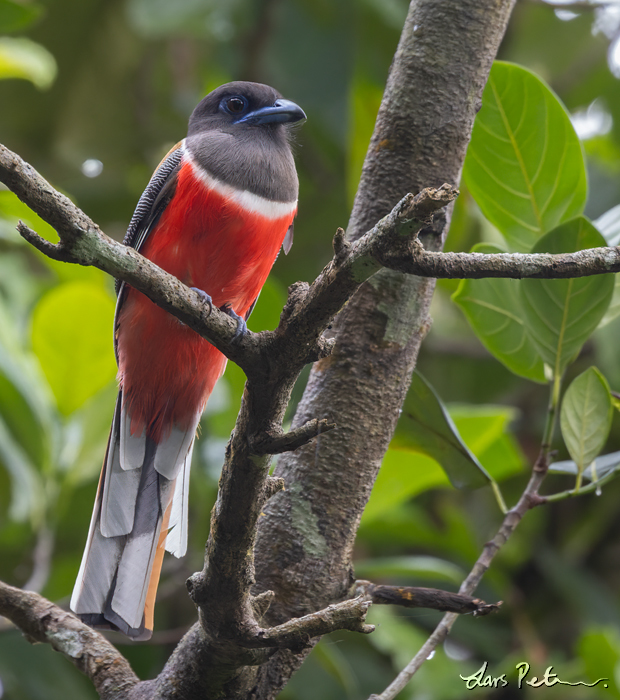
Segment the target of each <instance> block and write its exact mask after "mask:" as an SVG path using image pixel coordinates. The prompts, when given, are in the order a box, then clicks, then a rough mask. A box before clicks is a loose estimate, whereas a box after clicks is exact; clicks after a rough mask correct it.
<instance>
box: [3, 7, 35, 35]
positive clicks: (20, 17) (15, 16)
mask: <svg viewBox="0 0 620 700" xmlns="http://www.w3.org/2000/svg"><path fill="white" fill-rule="evenodd" d="M41 11H42V8H41V6H40V5H35V4H34V3H32V2H16V1H15V0H0V32H1V33H3V34H4V33H7V32H17V31H20V30H22V29H25V28H26V27H27V26H28V25H29V24H32V23H33V22H34V21H35V20H36V19H37V17H39V16H40V14H41Z"/></svg>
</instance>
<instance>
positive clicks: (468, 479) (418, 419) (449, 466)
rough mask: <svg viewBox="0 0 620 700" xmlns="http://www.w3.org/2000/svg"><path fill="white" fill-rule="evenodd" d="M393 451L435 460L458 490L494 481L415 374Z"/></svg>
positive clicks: (448, 416)
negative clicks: (402, 451)
mask: <svg viewBox="0 0 620 700" xmlns="http://www.w3.org/2000/svg"><path fill="white" fill-rule="evenodd" d="M390 447H393V448H396V449H401V450H402V449H407V450H414V451H416V452H422V453H423V454H426V455H428V456H429V457H432V458H433V459H434V460H436V461H437V462H438V463H439V464H440V465H441V466H442V468H443V469H444V471H445V472H446V474H447V476H448V478H449V479H450V482H451V483H452V485H453V486H455V487H456V488H458V489H460V488H466V487H467V488H478V487H479V486H484V484H486V483H488V482H489V481H491V477H490V476H489V474H488V472H487V471H486V469H485V468H484V467H483V466H482V465H481V464H480V462H479V461H478V459H477V458H476V456H475V455H474V454H473V452H472V451H471V450H470V449H469V448H468V447H467V445H465V443H464V442H463V440H462V439H461V436H460V435H459V432H458V430H457V428H456V426H455V425H454V422H453V420H452V418H450V415H449V414H448V411H447V410H446V408H445V406H444V405H443V404H442V402H441V400H440V399H439V397H438V396H437V394H436V393H435V391H434V390H433V388H432V387H431V386H430V384H428V383H427V382H426V380H425V379H424V378H423V377H422V376H421V375H420V374H418V373H417V372H414V373H413V377H412V380H411V386H410V388H409V391H408V392H407V397H406V398H405V403H404V404H403V410H402V413H401V416H400V418H399V420H398V424H397V426H396V432H395V433H394V438H393V439H392V443H391V445H390Z"/></svg>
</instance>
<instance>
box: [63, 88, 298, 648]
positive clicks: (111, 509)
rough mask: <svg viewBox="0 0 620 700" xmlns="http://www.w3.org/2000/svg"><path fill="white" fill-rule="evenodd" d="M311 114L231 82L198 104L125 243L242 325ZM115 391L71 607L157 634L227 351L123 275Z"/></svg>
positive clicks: (277, 236) (288, 209)
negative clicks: (295, 135) (165, 568)
mask: <svg viewBox="0 0 620 700" xmlns="http://www.w3.org/2000/svg"><path fill="white" fill-rule="evenodd" d="M305 119H306V115H305V113H304V111H303V110H302V109H301V107H299V106H298V105H297V104H295V103H294V102H291V101H290V100H286V99H284V98H283V97H282V96H281V95H280V93H279V92H277V91H276V90H275V89H274V88H272V87H269V86H267V85H263V84H260V83H250V82H242V81H237V82H232V83H227V84H226V85H222V86H220V87H218V88H217V89H215V90H213V91H212V92H210V93H209V94H208V95H207V96H206V97H204V98H203V99H202V100H201V102H200V103H199V104H198V105H197V107H196V108H195V109H194V111H193V113H192V114H191V116H190V119H189V126H188V131H187V136H186V138H185V139H183V140H182V141H180V142H179V143H177V144H176V146H174V147H173V148H172V149H171V150H170V151H169V152H168V154H167V155H166V156H165V157H164V159H163V160H162V161H161V163H160V164H159V166H158V167H157V169H156V170H155V172H154V174H153V176H152V177H151V179H150V181H149V183H148V185H147V187H146V189H145V191H144V193H143V194H142V196H141V197H140V199H139V201H138V204H137V206H136V209H135V212H134V214H133V216H132V218H131V221H130V223H129V227H128V229H127V234H126V236H125V239H124V243H125V244H126V245H128V246H131V247H132V248H135V249H136V250H138V251H139V252H140V253H141V254H142V255H144V256H145V257H146V258H148V259H149V260H151V261H153V262H154V263H155V264H157V265H158V266H159V267H161V268H162V269H164V270H165V271H166V272H169V273H170V274H172V275H174V276H175V277H177V278H178V279H179V280H180V281H181V282H183V283H184V284H186V285H187V286H188V287H191V288H194V289H196V290H198V291H199V293H200V294H201V296H202V298H203V300H204V302H205V303H208V304H209V305H213V306H217V307H219V308H220V309H221V310H223V311H225V312H226V313H227V314H229V315H230V316H231V317H232V318H233V319H235V320H236V322H237V332H236V334H235V338H234V339H233V342H235V341H237V342H238V339H239V338H241V337H242V336H243V334H244V333H246V332H247V326H246V321H247V319H248V317H249V315H250V313H251V312H252V309H253V308H254V305H255V303H256V300H257V298H258V295H259V293H260V290H261V288H262V286H263V285H264V283H265V280H266V279H267V276H268V274H269V272H270V270H271V267H272V266H273V263H274V262H275V259H276V257H277V255H278V253H279V250H280V248H283V249H284V252H285V253H288V252H289V250H290V247H291V245H292V242H293V219H294V218H295V216H296V213H297V198H298V190H299V183H298V177H297V172H296V168H295V162H294V159H293V153H292V148H291V142H292V133H291V132H292V129H291V125H293V124H295V123H296V122H301V121H302V120H305ZM114 349H115V354H116V360H117V364H118V375H117V379H118V383H119V393H118V398H117V401H116V406H115V409H114V415H113V419H112V427H111V430H110V436H109V439H108V444H107V449H106V454H105V457H104V462H103V467H102V470H101V476H100V478H99V485H98V488H97V495H96V499H95V505H94V509H93V515H92V518H91V523H90V528H89V532H88V538H87V542H86V547H85V550H84V554H83V557H82V563H81V566H80V569H79V573H78V576H77V579H76V583H75V587H74V590H73V594H72V597H71V603H70V607H71V610H72V611H73V612H74V613H76V614H77V615H78V616H79V617H80V618H81V619H82V621H83V622H85V623H87V624H89V625H91V626H93V627H97V628H107V629H116V630H119V631H120V632H122V633H124V634H125V635H127V636H128V637H130V638H131V639H133V640H135V641H141V640H146V639H149V638H150V637H151V635H152V631H153V610H154V602H155V595H156V591H157V585H158V582H159V577H160V572H161V566H162V560H163V556H164V550H167V551H169V552H171V553H172V554H173V555H175V556H177V557H181V556H183V555H184V554H185V553H186V550H187V510H188V488H189V472H190V465H191V459H192V450H193V446H194V439H195V436H196V430H197V427H198V423H199V420H200V417H201V415H202V412H203V410H204V408H205V405H206V402H207V399H208V398H209V396H210V394H211V392H212V391H213V387H214V386H215V383H216V382H217V380H218V379H219V378H220V377H221V375H222V374H223V372H224V368H225V366H226V357H225V356H224V355H223V354H222V353H221V352H219V351H218V350H217V349H216V348H215V347H213V345H211V344H210V343H209V342H208V341H206V340H205V339H204V338H202V337H201V336H199V335H198V334H197V333H195V332H194V331H193V330H191V329H190V328H188V327H187V326H186V325H184V324H183V323H182V322H180V321H179V320H177V319H176V318H175V317H174V316H172V315H171V314H169V313H167V312H166V311H164V310H163V309H161V308H160V307H158V306H157V305H155V304H154V303H153V302H152V301H150V300H149V299H148V298H147V297H146V296H145V295H143V294H141V293H140V292H138V291H137V290H135V289H133V288H132V287H131V286H130V285H129V284H127V283H125V282H120V283H119V282H118V281H117V304H116V312H115V317H114Z"/></svg>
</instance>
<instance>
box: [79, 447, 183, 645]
mask: <svg viewBox="0 0 620 700" xmlns="http://www.w3.org/2000/svg"><path fill="white" fill-rule="evenodd" d="M115 437H116V436H114V435H111V438H110V439H111V440H113V439H115ZM156 447H157V445H156V444H155V443H154V442H153V441H152V440H150V439H147V445H146V453H145V459H144V464H143V466H142V473H141V477H140V485H139V488H138V496H137V500H136V511H135V517H134V524H133V529H132V530H131V532H130V533H129V534H127V535H122V536H119V537H104V536H103V535H102V534H101V529H100V519H101V503H102V485H101V483H102V482H103V481H104V479H103V478H102V482H101V483H100V487H99V492H98V494H97V502H96V504H95V510H94V512H93V518H92V521H91V527H90V532H89V537H88V543H87V545H86V550H85V552H84V559H83V562H82V567H81V569H80V574H79V575H78V580H77V581H76V585H75V589H74V592H73V596H72V598H71V609H72V610H73V611H74V612H76V613H77V614H78V615H79V617H80V618H81V619H82V620H83V621H84V622H85V623H87V624H89V625H92V626H95V627H102V628H108V629H117V630H119V631H121V632H123V633H124V634H126V635H127V636H128V637H131V638H132V639H134V640H143V639H148V638H150V636H151V630H148V629H146V628H145V620H144V607H145V601H146V594H147V591H148V587H149V582H150V579H151V572H152V569H153V560H154V557H155V551H156V549H157V544H158V541H159V535H160V531H161V526H162V519H163V514H164V512H165V511H166V508H167V507H168V504H169V502H170V499H171V498H172V493H173V487H174V481H170V480H169V479H166V478H165V477H163V476H162V475H161V474H158V473H157V472H156V471H155V468H154V464H153V462H154V455H155V450H156ZM108 449H109V446H108ZM106 461H107V459H106ZM105 468H106V467H105V462H104V469H105Z"/></svg>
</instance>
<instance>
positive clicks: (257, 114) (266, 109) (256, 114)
mask: <svg viewBox="0 0 620 700" xmlns="http://www.w3.org/2000/svg"><path fill="white" fill-rule="evenodd" d="M305 118H306V115H305V114H304V112H303V110H302V109H301V108H300V107H298V106H297V105H296V104H295V103H294V102H290V101H289V100H285V99H283V98H282V96H281V95H280V93H278V92H277V91H276V90H274V89H273V88H271V87H269V86H267V85H261V84H260V83H246V82H235V83H228V84H226V85H222V86H221V87H219V88H217V89H216V90H214V91H213V92H211V93H209V94H208V95H207V96H206V97H205V98H204V99H203V100H202V101H201V102H200V104H199V105H198V106H197V107H196V109H195V110H194V112H193V114H192V116H191V117H190V120H189V131H188V135H189V136H191V135H192V134H195V133H198V132H199V131H205V130H207V129H221V130H225V131H228V130H229V129H230V128H231V127H234V126H241V125H243V126H244V127H257V126H268V127H272V128H273V127H276V126H277V125H278V124H286V123H289V124H290V123H293V122H297V121H300V120H301V119H305Z"/></svg>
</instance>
